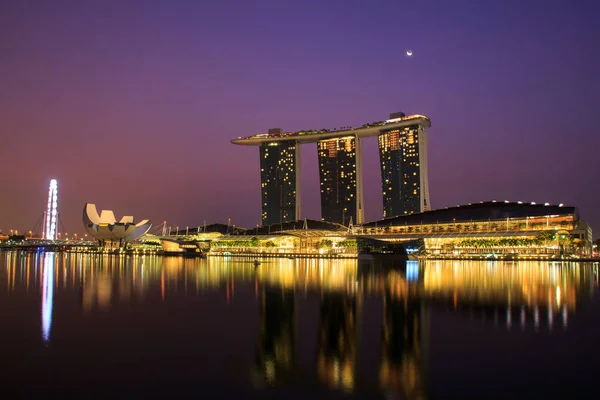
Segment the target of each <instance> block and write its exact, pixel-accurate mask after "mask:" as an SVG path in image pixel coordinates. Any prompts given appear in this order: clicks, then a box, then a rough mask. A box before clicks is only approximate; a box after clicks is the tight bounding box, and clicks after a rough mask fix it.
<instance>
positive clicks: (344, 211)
mask: <svg viewBox="0 0 600 400" xmlns="http://www.w3.org/2000/svg"><path fill="white" fill-rule="evenodd" d="M317 146H318V152H319V176H320V183H321V216H322V218H323V219H324V220H325V221H329V222H336V223H338V224H342V225H348V224H349V223H350V222H353V223H355V224H361V223H362V222H363V210H362V176H361V175H362V174H361V172H362V171H361V164H362V162H361V148H360V139H359V138H357V137H344V138H339V139H330V140H321V141H320V142H319V143H318V144H317Z"/></svg>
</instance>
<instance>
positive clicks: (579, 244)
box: [352, 201, 592, 258]
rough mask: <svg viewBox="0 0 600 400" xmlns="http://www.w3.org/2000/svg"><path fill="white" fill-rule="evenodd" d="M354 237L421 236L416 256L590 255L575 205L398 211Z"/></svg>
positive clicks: (584, 225)
mask: <svg viewBox="0 0 600 400" xmlns="http://www.w3.org/2000/svg"><path fill="white" fill-rule="evenodd" d="M352 232H353V234H355V235H357V236H363V237H364V236H366V237H372V238H377V239H378V240H385V241H390V242H406V241H411V240H413V241H414V240H421V241H422V242H423V246H422V248H421V249H420V254H421V255H432V256H442V257H445V256H450V257H454V256H456V257H469V256H474V257H482V256H487V255H492V256H494V255H495V256H502V257H505V256H510V257H515V256H519V257H523V258H527V257H530V258H540V257H541V258H549V257H555V256H570V255H573V256H586V255H590V254H591V249H592V229H591V227H590V226H589V224H587V223H586V222H585V221H582V220H580V219H579V213H578V211H577V208H576V207H568V206H563V205H562V204H559V205H550V204H549V203H545V204H536V203H531V204H524V203H522V202H509V201H503V202H496V201H488V202H480V203H475V204H469V205H464V206H456V207H447V208H445V209H439V210H431V211H427V212H422V213H415V214H407V215H401V216H397V217H393V218H388V219H385V220H380V221H374V222H370V223H367V224H364V225H362V226H360V227H355V228H354V229H353V230H352Z"/></svg>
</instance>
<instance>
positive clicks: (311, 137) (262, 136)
mask: <svg viewBox="0 0 600 400" xmlns="http://www.w3.org/2000/svg"><path fill="white" fill-rule="evenodd" d="M415 125H421V126H424V127H425V128H429V127H430V126H431V120H430V119H429V117H427V116H425V115H420V114H415V115H407V116H403V117H399V118H393V119H388V120H385V121H377V122H372V123H368V124H364V125H363V126H361V127H357V128H352V127H348V128H345V129H339V130H331V131H330V130H328V129H321V130H303V131H298V132H282V133H275V134H273V133H271V134H269V133H259V134H257V135H252V136H248V137H245V138H242V137H239V138H237V139H234V140H232V141H231V143H233V144H239V145H246V146H257V145H261V144H263V143H272V142H285V141H290V140H293V141H296V142H300V143H315V142H318V141H320V140H326V139H336V138H342V137H345V136H356V137H369V136H377V135H379V134H380V133H381V131H382V130H389V129H394V128H398V129H401V128H406V127H409V126H415Z"/></svg>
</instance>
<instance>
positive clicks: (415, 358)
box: [379, 292, 429, 399]
mask: <svg viewBox="0 0 600 400" xmlns="http://www.w3.org/2000/svg"><path fill="white" fill-rule="evenodd" d="M428 332H429V321H428V318H427V314H426V309H425V305H424V304H423V301H421V300H420V299H418V298H415V297H404V298H403V299H398V298H395V297H394V296H392V294H391V293H389V292H387V293H386V294H385V295H384V299H383V327H382V349H381V363H380V367H379V381H380V385H381V388H382V389H383V391H384V392H386V393H391V394H401V395H402V398H406V399H423V398H425V388H426V385H425V382H424V381H425V376H426V370H425V367H426V366H425V363H426V359H427V355H426V348H427V345H428V343H427V340H426V336H427V333H428Z"/></svg>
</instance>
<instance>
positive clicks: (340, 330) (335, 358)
mask: <svg viewBox="0 0 600 400" xmlns="http://www.w3.org/2000/svg"><path fill="white" fill-rule="evenodd" d="M358 299H360V297H358V296H346V295H345V294H344V293H324V294H323V299H322V301H321V306H320V320H319V333H318V336H319V337H318V341H317V343H318V344H317V347H318V348H317V375H318V377H319V379H320V380H321V382H323V383H326V384H327V385H328V386H329V387H330V388H333V389H342V390H344V391H352V389H353V388H354V385H355V374H356V357H357V347H358V346H357V326H358V323H357V320H358V317H357V313H358V310H359V308H360V303H359V301H357V300H358Z"/></svg>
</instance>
